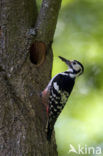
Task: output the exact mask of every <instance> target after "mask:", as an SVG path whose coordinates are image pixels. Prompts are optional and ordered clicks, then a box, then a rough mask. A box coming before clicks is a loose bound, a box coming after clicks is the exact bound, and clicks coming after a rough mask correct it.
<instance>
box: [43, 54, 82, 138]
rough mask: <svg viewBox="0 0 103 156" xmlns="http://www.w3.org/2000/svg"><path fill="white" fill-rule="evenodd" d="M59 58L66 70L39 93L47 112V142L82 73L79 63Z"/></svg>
mask: <svg viewBox="0 0 103 156" xmlns="http://www.w3.org/2000/svg"><path fill="white" fill-rule="evenodd" d="M59 58H60V59H61V60H62V61H63V62H65V63H66V65H67V66H68V69H67V70H66V71H64V72H61V73H59V74H57V75H55V76H54V77H53V78H52V79H51V80H50V82H49V83H48V85H47V87H46V88H45V89H44V90H43V91H42V92H41V96H42V103H43V104H44V105H45V106H46V111H47V125H46V137H47V140H48V141H51V136H52V131H53V129H54V125H55V122H56V120H57V118H58V116H59V115H60V113H61V112H62V110H63V108H64V106H65V104H66V103H67V100H68V97H69V96H70V94H71V92H72V89H73V87H74V84H75V79H76V77H78V76H80V75H81V74H82V73H83V72H84V67H83V65H82V64H81V63H80V62H79V61H77V60H73V61H70V60H67V59H65V58H64V57H62V56H59Z"/></svg>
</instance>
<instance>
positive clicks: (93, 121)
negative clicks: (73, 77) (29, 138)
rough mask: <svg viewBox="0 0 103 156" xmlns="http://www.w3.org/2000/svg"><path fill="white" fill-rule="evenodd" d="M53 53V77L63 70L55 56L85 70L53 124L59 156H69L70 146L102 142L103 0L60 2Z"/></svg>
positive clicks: (65, 0)
mask: <svg viewBox="0 0 103 156" xmlns="http://www.w3.org/2000/svg"><path fill="white" fill-rule="evenodd" d="M53 50H54V64H53V73H52V75H53V76H54V75H55V74H57V73H59V72H62V71H64V70H66V69H67V67H66V65H65V64H64V63H63V62H61V60H59V58H58V56H63V57H65V58H68V59H71V60H74V59H76V60H79V61H80V62H82V63H83V65H84V67H85V72H84V74H83V75H82V76H81V77H79V78H78V79H77V81H76V84H75V87H74V89H73V92H72V94H71V96H70V98H69V100H68V103H67V105H66V106H65V108H64V110H63V112H62V113H61V115H60V117H59V118H58V120H57V122H56V124H55V132H56V139H57V145H58V152H59V156H69V155H70V156H71V153H68V151H69V145H70V144H72V145H74V146H75V147H76V146H77V145H78V144H81V145H88V146H96V145H101V144H102V143H103V121H102V119H103V0H63V3H62V8H61V12H60V15H59V20H58V24H57V28H56V33H55V40H54V44H53Z"/></svg>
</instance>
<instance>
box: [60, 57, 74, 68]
mask: <svg viewBox="0 0 103 156" xmlns="http://www.w3.org/2000/svg"><path fill="white" fill-rule="evenodd" d="M59 58H60V59H61V60H62V61H63V62H65V63H66V64H67V65H68V66H69V67H70V68H72V65H71V63H72V62H71V61H70V60H66V59H65V58H63V57H61V56H59Z"/></svg>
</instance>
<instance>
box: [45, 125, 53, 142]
mask: <svg viewBox="0 0 103 156" xmlns="http://www.w3.org/2000/svg"><path fill="white" fill-rule="evenodd" d="M53 129H54V123H49V122H47V125H46V136H47V140H48V141H49V142H50V141H51V136H52V132H53Z"/></svg>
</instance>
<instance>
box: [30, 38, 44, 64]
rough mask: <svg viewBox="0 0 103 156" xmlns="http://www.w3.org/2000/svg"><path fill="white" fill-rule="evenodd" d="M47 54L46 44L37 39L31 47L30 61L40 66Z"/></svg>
mask: <svg viewBox="0 0 103 156" xmlns="http://www.w3.org/2000/svg"><path fill="white" fill-rule="evenodd" d="M45 56H46V45H45V43H43V42H41V41H35V42H34V43H33V44H32V45H31V47H30V61H31V62H32V63H33V64H35V65H36V66H40V65H41V64H42V63H43V62H44V60H45Z"/></svg>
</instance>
